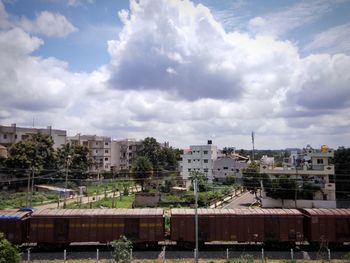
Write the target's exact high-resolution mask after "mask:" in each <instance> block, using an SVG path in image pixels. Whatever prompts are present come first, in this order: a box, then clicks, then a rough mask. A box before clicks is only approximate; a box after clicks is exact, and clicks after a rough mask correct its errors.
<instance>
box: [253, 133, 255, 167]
mask: <svg viewBox="0 0 350 263" xmlns="http://www.w3.org/2000/svg"><path fill="white" fill-rule="evenodd" d="M254 137H255V132H254V131H252V144H253V152H252V160H253V162H254Z"/></svg>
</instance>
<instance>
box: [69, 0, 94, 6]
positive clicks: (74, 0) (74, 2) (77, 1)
mask: <svg viewBox="0 0 350 263" xmlns="http://www.w3.org/2000/svg"><path fill="white" fill-rule="evenodd" d="M84 2H87V3H89V4H91V3H93V2H94V0H68V5H69V6H79V5H82V4H83V3H84Z"/></svg>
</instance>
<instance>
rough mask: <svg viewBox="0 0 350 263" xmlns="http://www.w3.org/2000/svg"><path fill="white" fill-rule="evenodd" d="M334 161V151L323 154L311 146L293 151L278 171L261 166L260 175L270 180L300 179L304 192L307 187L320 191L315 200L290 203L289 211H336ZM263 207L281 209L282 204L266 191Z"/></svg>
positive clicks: (324, 151)
mask: <svg viewBox="0 0 350 263" xmlns="http://www.w3.org/2000/svg"><path fill="white" fill-rule="evenodd" d="M333 157H334V150H332V149H329V148H328V147H327V146H325V145H324V146H322V147H321V149H320V150H316V149H313V148H311V147H310V146H309V145H308V146H307V147H306V148H305V149H304V150H303V151H301V152H298V151H292V152H291V155H290V157H289V158H285V159H284V162H283V167H274V166H273V165H271V162H269V163H268V164H265V163H264V162H262V163H261V164H260V173H266V174H268V175H269V177H270V178H277V177H278V176H281V175H285V176H287V177H290V178H291V179H296V180H297V184H298V186H299V187H300V188H301V189H302V186H303V185H305V184H310V185H313V186H316V187H319V189H320V190H319V191H316V192H315V193H314V194H313V196H312V200H302V199H299V198H297V200H286V201H284V206H285V207H295V205H297V207H327V208H335V207H336V197H335V180H334V165H333V164H330V158H333ZM262 192H263V195H262V205H263V207H276V206H281V200H276V199H272V198H269V197H267V196H266V193H265V191H262Z"/></svg>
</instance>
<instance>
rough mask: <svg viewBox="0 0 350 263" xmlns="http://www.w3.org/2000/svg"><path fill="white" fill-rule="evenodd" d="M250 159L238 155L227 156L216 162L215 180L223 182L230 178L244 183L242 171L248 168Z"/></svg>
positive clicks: (214, 167) (214, 169)
mask: <svg viewBox="0 0 350 263" xmlns="http://www.w3.org/2000/svg"><path fill="white" fill-rule="evenodd" d="M248 161H249V158H247V157H243V156H240V155H238V154H230V155H225V156H222V157H220V158H218V159H217V160H214V166H213V180H215V181H218V182H223V181H225V179H226V178H227V177H229V176H233V177H234V178H235V182H236V183H238V184H241V183H242V169H243V168H245V167H247V165H248Z"/></svg>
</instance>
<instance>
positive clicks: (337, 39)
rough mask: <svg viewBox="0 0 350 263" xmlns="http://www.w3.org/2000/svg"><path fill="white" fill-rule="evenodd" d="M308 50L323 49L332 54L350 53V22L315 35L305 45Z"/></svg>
mask: <svg viewBox="0 0 350 263" xmlns="http://www.w3.org/2000/svg"><path fill="white" fill-rule="evenodd" d="M304 50H306V51H308V52H315V51H322V52H327V53H331V54H335V53H346V54H348V55H349V54H350V23H346V24H343V25H338V26H335V27H332V28H329V29H328V30H326V31H323V32H321V33H319V34H316V35H315V36H314V37H313V40H312V41H311V43H309V44H307V45H306V46H305V47H304Z"/></svg>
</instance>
